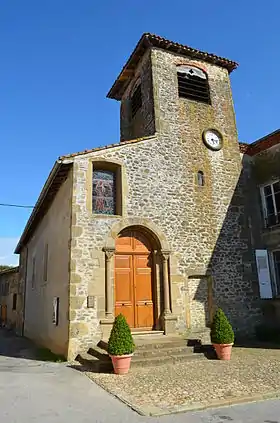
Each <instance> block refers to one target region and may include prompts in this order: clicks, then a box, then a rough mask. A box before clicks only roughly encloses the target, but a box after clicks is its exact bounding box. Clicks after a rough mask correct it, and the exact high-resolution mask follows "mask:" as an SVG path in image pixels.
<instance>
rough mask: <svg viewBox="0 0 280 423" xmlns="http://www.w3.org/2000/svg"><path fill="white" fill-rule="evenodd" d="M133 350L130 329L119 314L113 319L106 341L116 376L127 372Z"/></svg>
mask: <svg viewBox="0 0 280 423" xmlns="http://www.w3.org/2000/svg"><path fill="white" fill-rule="evenodd" d="M134 349H135V345H134V342H133V339H132V335H131V331H130V327H129V326H128V324H127V321H126V319H125V317H124V316H123V315H122V314H119V315H118V316H117V317H116V318H115V321H114V324H113V327H112V330H111V334H110V338H109V341H108V354H109V355H110V357H111V359H112V363H113V367H114V372H115V373H116V374H119V375H123V374H125V373H127V372H128V370H129V368H130V362H131V357H132V355H133V352H134Z"/></svg>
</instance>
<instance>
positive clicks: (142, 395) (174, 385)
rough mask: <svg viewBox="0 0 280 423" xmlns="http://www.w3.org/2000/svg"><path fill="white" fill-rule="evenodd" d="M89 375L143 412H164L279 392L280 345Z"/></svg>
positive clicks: (256, 397)
mask: <svg viewBox="0 0 280 423" xmlns="http://www.w3.org/2000/svg"><path fill="white" fill-rule="evenodd" d="M87 374H88V376H89V377H90V378H91V379H92V380H94V381H95V382H96V383H98V384H99V385H100V386H102V387H103V388H104V389H106V390H107V391H109V392H111V393H112V394H114V395H116V396H117V397H119V398H121V399H122V400H123V401H124V402H126V403H128V404H130V405H131V406H132V407H134V409H136V410H138V411H139V412H140V413H143V414H145V415H162V414H166V413H170V412H177V411H182V410H193V409H199V408H201V409H203V408H206V407H213V406H216V405H219V404H223V405H229V404H234V403H240V402H245V401H250V400H252V399H257V400H259V399H261V398H271V397H275V396H278V395H279V396H280V377H279V374H280V349H261V348H234V349H233V354H232V360H231V361H219V360H206V359H205V360H199V361H189V362H183V363H179V364H176V365H174V364H170V365H163V366H159V367H155V368H153V369H151V368H137V369H131V371H130V373H129V374H128V375H127V376H118V375H114V374H99V373H91V372H87ZM279 419H280V410H279Z"/></svg>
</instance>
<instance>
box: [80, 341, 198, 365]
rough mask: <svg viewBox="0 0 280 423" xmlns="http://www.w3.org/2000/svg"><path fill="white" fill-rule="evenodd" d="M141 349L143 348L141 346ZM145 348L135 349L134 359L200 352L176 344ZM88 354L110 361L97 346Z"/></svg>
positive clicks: (196, 348) (146, 346) (104, 351)
mask: <svg viewBox="0 0 280 423" xmlns="http://www.w3.org/2000/svg"><path fill="white" fill-rule="evenodd" d="M142 347H143V346H142ZM144 347H145V348H138V347H136V349H135V351H134V357H155V356H159V357H163V356H168V355H176V354H187V355H190V354H197V353H199V352H200V347H201V346H199V345H198V346H196V347H194V346H192V347H190V346H187V345H186V344H185V343H184V344H178V345H172V344H171V345H169V344H164V345H163V348H158V347H155V346H154V345H145V346H144ZM88 354H89V355H91V356H92V357H95V358H98V359H99V360H103V361H106V360H107V361H108V360H110V357H109V355H108V353H107V351H106V350H105V349H102V348H100V347H98V346H95V347H92V348H89V350H88Z"/></svg>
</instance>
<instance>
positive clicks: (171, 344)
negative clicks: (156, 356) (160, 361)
mask: <svg viewBox="0 0 280 423" xmlns="http://www.w3.org/2000/svg"><path fill="white" fill-rule="evenodd" d="M134 343H135V346H136V350H138V351H140V350H145V351H148V350H154V349H156V350H163V349H166V348H167V349H170V348H180V347H181V348H183V347H187V346H188V345H187V340H186V339H183V338H181V337H172V338H169V337H162V338H161V337H160V338H150V337H149V338H145V337H141V338H140V337H137V338H134ZM98 347H99V348H100V349H102V350H103V351H107V347H108V342H107V341H104V340H102V341H100V342H99V343H98Z"/></svg>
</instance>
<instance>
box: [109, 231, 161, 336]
mask: <svg viewBox="0 0 280 423" xmlns="http://www.w3.org/2000/svg"><path fill="white" fill-rule="evenodd" d="M114 273H115V296H114V297H115V316H117V315H118V314H120V313H122V314H123V315H124V316H125V317H126V319H127V322H128V324H129V326H130V327H131V328H132V329H136V330H152V329H153V328H154V327H155V315H156V310H155V308H156V277H155V273H156V268H155V248H154V246H153V242H152V240H151V239H149V237H148V234H145V233H143V231H140V230H139V229H135V228H132V229H126V230H124V231H122V232H121V234H120V235H119V236H118V238H117V239H116V247H115V269H114Z"/></svg>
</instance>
